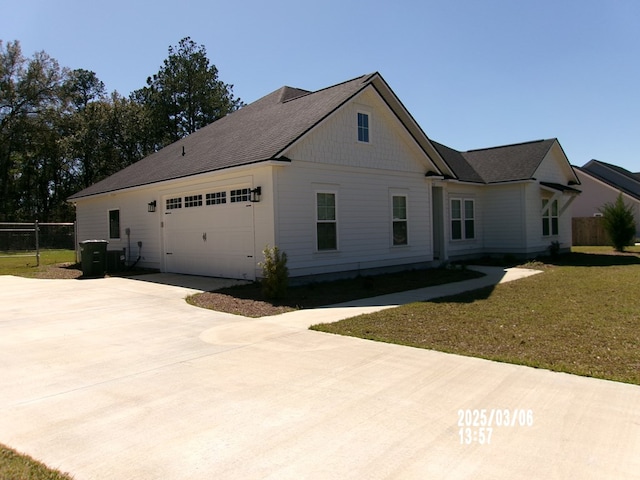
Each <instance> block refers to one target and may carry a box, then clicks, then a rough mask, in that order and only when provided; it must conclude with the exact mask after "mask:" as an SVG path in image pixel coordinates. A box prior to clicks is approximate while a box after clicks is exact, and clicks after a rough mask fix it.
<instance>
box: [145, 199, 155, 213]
mask: <svg viewBox="0 0 640 480" xmlns="http://www.w3.org/2000/svg"><path fill="white" fill-rule="evenodd" d="M155 211H156V201H155V200H154V201H152V202H149V203H147V212H149V213H153V212H155Z"/></svg>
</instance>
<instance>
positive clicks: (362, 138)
mask: <svg viewBox="0 0 640 480" xmlns="http://www.w3.org/2000/svg"><path fill="white" fill-rule="evenodd" d="M358 141H359V142H362V143H369V114H368V113H362V112H358Z"/></svg>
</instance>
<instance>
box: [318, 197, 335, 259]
mask: <svg viewBox="0 0 640 480" xmlns="http://www.w3.org/2000/svg"><path fill="white" fill-rule="evenodd" d="M316 239H317V240H316V241H317V243H316V246H317V248H318V250H319V251H320V250H337V249H338V225H337V221H336V194H335V193H330V192H317V193H316Z"/></svg>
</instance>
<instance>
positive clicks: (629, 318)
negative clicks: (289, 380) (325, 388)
mask: <svg viewBox="0 0 640 480" xmlns="http://www.w3.org/2000/svg"><path fill="white" fill-rule="evenodd" d="M639 253H640V248H638V247H632V248H630V252H629V253H626V254H623V255H613V252H612V249H611V248H607V247H601V248H600V247H596V248H592V247H589V248H587V247H583V248H576V249H574V253H572V254H570V255H566V256H563V257H561V258H560V259H558V261H556V262H553V263H541V262H535V263H533V264H529V266H532V267H535V268H540V269H542V270H544V273H543V274H540V275H535V276H532V277H529V278H525V279H523V280H518V281H516V282H513V283H508V284H503V285H498V286H496V287H495V288H488V289H482V290H477V291H474V292H468V293H465V294H462V295H457V296H454V297H449V298H443V299H439V300H436V301H430V302H420V303H413V304H410V305H406V306H402V307H398V308H395V309H391V310H384V311H382V312H378V313H374V314H370V315H362V316H358V317H354V318H350V319H346V320H343V321H340V322H336V323H332V324H321V325H315V326H313V327H311V328H312V329H314V330H319V331H323V332H329V333H336V334H341V335H351V336H356V337H361V338H366V339H371V340H376V341H382V342H389V343H397V344H402V345H409V346H413V347H419V348H428V349H433V350H440V351H443V352H450V353H455V354H460V355H467V356H474V357H481V358H486V359H490V360H497V361H501V362H509V363H516V364H523V365H529V366H532V367H539V368H546V369H549V370H555V371H561V372H567V373H572V374H577V375H584V376H592V377H598V378H603V379H608V380H615V381H620V382H628V383H634V384H639V385H640V255H639Z"/></svg>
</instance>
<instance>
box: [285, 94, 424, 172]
mask: <svg viewBox="0 0 640 480" xmlns="http://www.w3.org/2000/svg"><path fill="white" fill-rule="evenodd" d="M363 111H366V112H368V114H369V138H370V142H369V143H368V144H366V143H362V142H358V131H357V114H358V112H363ZM284 155H285V156H287V157H289V158H292V159H300V160H306V161H312V162H322V163H325V164H328V165H342V166H351V167H362V168H373V169H380V170H392V171H402V172H414V173H418V174H422V175H424V174H425V173H426V172H427V171H428V170H430V169H434V168H435V167H433V165H432V164H431V163H430V161H429V160H428V158H427V156H426V155H425V154H424V152H422V150H421V149H420V148H419V147H418V146H417V144H416V143H415V141H414V140H413V138H412V137H411V136H410V135H409V134H408V133H407V131H406V130H405V129H404V127H403V126H402V124H401V123H400V122H399V121H398V119H397V118H396V117H395V115H393V113H392V112H391V110H390V109H389V107H388V106H387V105H386V104H385V103H384V102H383V101H382V100H381V99H380V97H379V96H378V95H377V94H376V93H375V91H374V90H373V89H372V88H369V89H367V90H365V91H364V92H362V93H361V94H360V95H358V96H357V97H356V98H355V99H354V100H353V101H351V102H350V103H348V104H346V105H344V106H343V107H342V108H340V109H339V110H337V111H336V112H334V113H333V114H332V115H331V116H330V117H329V118H327V119H326V120H325V121H324V122H323V123H321V124H320V125H318V126H317V127H316V128H315V129H314V130H313V132H311V134H310V135H307V136H306V137H304V138H303V139H301V140H300V141H299V142H298V143H296V144H294V145H293V146H292V147H291V148H290V149H289V150H288V151H287V152H285V153H284Z"/></svg>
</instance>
